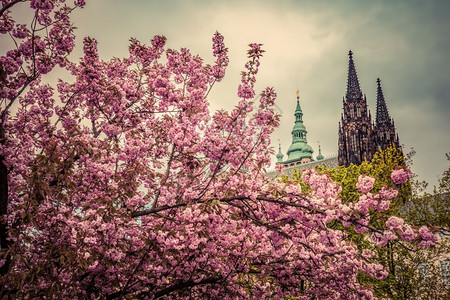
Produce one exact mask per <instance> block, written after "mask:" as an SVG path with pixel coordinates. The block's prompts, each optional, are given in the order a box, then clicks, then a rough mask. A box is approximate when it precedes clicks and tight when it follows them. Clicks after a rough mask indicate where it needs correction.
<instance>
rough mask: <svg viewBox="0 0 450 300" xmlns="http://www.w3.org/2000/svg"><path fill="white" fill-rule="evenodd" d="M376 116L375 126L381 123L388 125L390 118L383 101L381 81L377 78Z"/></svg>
mask: <svg viewBox="0 0 450 300" xmlns="http://www.w3.org/2000/svg"><path fill="white" fill-rule="evenodd" d="M377 85H378V87H377V116H376V125H380V124H381V123H386V124H390V123H391V117H390V116H389V111H388V109H387V105H386V101H385V100H384V95H383V90H382V89H381V80H380V78H377Z"/></svg>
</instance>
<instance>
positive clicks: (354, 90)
mask: <svg viewBox="0 0 450 300" xmlns="http://www.w3.org/2000/svg"><path fill="white" fill-rule="evenodd" d="M346 98H347V100H350V99H352V100H357V99H361V98H362V92H361V88H360V86H359V81H358V75H357V74H356V68H355V63H354V62H353V52H352V50H350V51H349V52H348V76H347V94H346Z"/></svg>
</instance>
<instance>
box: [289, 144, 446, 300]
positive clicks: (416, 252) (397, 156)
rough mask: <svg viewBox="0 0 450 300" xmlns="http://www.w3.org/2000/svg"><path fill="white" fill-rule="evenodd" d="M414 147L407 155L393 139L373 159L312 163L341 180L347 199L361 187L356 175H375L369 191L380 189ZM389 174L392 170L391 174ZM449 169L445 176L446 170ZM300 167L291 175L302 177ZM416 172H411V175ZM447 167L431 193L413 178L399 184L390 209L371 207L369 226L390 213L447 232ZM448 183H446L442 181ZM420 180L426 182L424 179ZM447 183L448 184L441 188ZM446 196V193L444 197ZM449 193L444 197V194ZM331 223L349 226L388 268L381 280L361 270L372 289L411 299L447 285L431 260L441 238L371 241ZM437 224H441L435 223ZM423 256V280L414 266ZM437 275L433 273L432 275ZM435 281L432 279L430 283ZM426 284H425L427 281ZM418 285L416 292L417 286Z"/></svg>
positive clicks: (441, 247)
mask: <svg viewBox="0 0 450 300" xmlns="http://www.w3.org/2000/svg"><path fill="white" fill-rule="evenodd" d="M413 154H414V151H412V152H410V153H408V154H407V155H406V157H405V156H404V155H403V153H402V151H401V149H398V148H396V147H395V146H394V145H392V146H390V147H388V148H386V149H384V150H379V151H378V152H377V153H376V154H375V155H374V158H373V159H372V161H371V162H367V161H364V162H363V163H362V164H361V165H353V164H352V165H350V166H349V167H344V166H339V167H338V168H334V169H326V168H325V167H319V168H316V169H317V170H318V171H320V172H326V173H328V174H330V175H331V176H332V178H333V180H334V181H336V182H339V183H341V184H342V192H341V195H340V196H341V198H342V199H346V200H347V201H348V202H355V201H358V199H359V198H360V197H361V193H360V191H359V190H358V189H357V188H356V186H357V182H358V178H359V177H360V176H372V177H373V178H375V179H376V180H375V182H374V184H373V189H372V190H371V191H372V192H379V191H380V190H381V189H382V187H383V186H390V185H392V184H393V183H394V182H393V178H394V176H395V174H396V173H399V172H400V173H401V172H402V168H399V167H398V166H402V165H405V162H409V163H408V164H411V157H412V155H413ZM391 174H392V176H391ZM446 175H447V176H446ZM300 176H301V172H297V173H296V174H295V175H294V178H295V180H297V181H298V180H301V179H300ZM413 177H414V176H413ZM448 178H449V177H448V171H446V172H445V173H444V175H443V177H442V179H441V180H440V187H439V188H438V189H435V190H434V194H433V195H431V194H427V193H425V194H420V195H419V194H418V192H417V191H418V189H417V187H418V186H419V184H418V183H417V182H416V181H415V180H413V179H412V181H411V182H407V183H406V184H404V185H402V186H400V187H399V192H398V196H397V197H395V198H393V199H392V200H391V201H390V206H389V209H388V210H386V211H372V212H371V220H372V221H371V222H370V224H371V225H373V226H383V224H385V222H386V220H388V219H390V218H391V216H395V215H397V216H398V215H400V216H402V217H403V218H405V220H407V221H408V222H409V223H410V224H413V225H415V226H423V225H427V226H433V227H434V228H435V230H436V231H437V230H440V231H441V232H446V230H447V228H446V227H448V224H450V223H449V220H448V211H449V205H448V191H449V189H448V187H449V186H450V185H449V184H448V180H447V181H446V179H448ZM300 183H301V184H303V185H304V183H303V182H300ZM446 183H447V184H446ZM420 186H424V184H423V183H422V184H421V185H420ZM445 188H447V190H445ZM446 197H447V198H446ZM445 199H447V201H446V200H445ZM329 226H332V227H334V228H341V229H344V230H347V231H349V233H350V238H351V239H352V240H353V241H354V242H355V243H356V244H357V245H358V247H359V248H360V249H365V248H369V249H371V250H374V251H375V253H376V259H377V260H378V261H379V262H380V263H381V264H383V265H384V266H385V267H386V268H387V270H388V271H389V274H388V276H387V277H386V278H385V279H383V280H374V279H373V278H370V277H368V276H366V275H365V274H360V275H359V277H358V279H359V282H361V283H365V284H371V285H373V287H374V291H375V294H376V295H378V296H381V297H388V298H390V299H409V298H419V295H420V294H422V295H425V294H428V295H429V296H430V297H432V298H433V297H434V298H436V297H437V296H436V295H441V296H442V294H440V293H445V287H443V286H441V287H440V288H437V287H438V285H442V282H441V283H439V282H440V270H439V268H438V267H436V266H435V265H434V264H433V263H430V262H432V261H435V260H436V257H439V256H440V255H442V254H443V253H446V252H448V250H446V249H448V248H446V247H448V243H447V242H446V241H440V243H439V245H438V247H435V248H434V249H432V250H428V249H427V250H426V251H424V250H421V249H420V247H417V246H416V245H413V244H408V245H405V244H400V243H396V242H391V241H389V242H387V243H386V245H383V246H382V247H373V245H371V244H370V243H368V242H367V237H366V234H364V233H363V234H359V233H358V232H356V231H355V230H353V228H350V229H346V228H344V227H342V226H341V224H340V223H337V224H329ZM436 226H440V227H441V228H440V229H436ZM424 262H427V263H426V265H427V269H428V271H429V275H428V277H427V280H425V281H424V280H423V278H419V277H420V276H419V274H418V272H417V270H418V266H421V265H424ZM432 276H435V277H432ZM430 282H433V283H434V285H430ZM427 284H428V286H427ZM419 291H420V292H419Z"/></svg>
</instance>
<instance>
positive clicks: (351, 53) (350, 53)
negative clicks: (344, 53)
mask: <svg viewBox="0 0 450 300" xmlns="http://www.w3.org/2000/svg"><path fill="white" fill-rule="evenodd" d="M348 57H350V59H352V58H353V52H352V50H350V51H348Z"/></svg>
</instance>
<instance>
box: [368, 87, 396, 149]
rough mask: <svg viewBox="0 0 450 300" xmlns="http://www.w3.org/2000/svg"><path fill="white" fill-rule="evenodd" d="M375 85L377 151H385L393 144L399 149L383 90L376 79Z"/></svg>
mask: <svg viewBox="0 0 450 300" xmlns="http://www.w3.org/2000/svg"><path fill="white" fill-rule="evenodd" d="M377 85H378V88H377V116H376V118H375V127H374V134H375V136H376V142H377V147H378V149H386V148H387V147H388V146H390V145H392V144H394V145H395V146H397V147H398V148H399V147H400V146H399V140H398V135H396V134H395V125H394V120H392V119H391V117H390V116H389V111H388V109H387V105H386V101H385V100H384V95H383V90H382V89H381V81H380V78H378V79H377ZM378 149H377V150H378Z"/></svg>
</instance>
